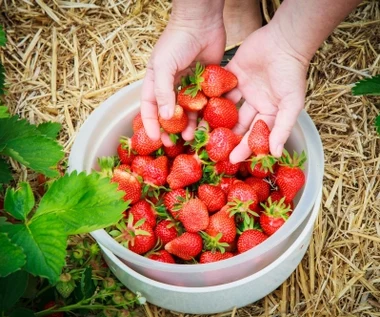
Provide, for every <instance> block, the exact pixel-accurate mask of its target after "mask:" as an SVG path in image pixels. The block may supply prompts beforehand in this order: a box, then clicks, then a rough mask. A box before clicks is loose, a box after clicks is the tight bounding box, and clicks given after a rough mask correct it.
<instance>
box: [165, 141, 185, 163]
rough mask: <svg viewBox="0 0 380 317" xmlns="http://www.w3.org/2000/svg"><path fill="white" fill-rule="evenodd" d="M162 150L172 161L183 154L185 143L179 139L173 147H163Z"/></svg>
mask: <svg viewBox="0 0 380 317" xmlns="http://www.w3.org/2000/svg"><path fill="white" fill-rule="evenodd" d="M162 149H163V151H164V153H165V155H166V156H167V157H168V158H172V159H174V158H175V157H176V156H178V155H180V154H182V153H184V152H185V141H184V140H183V139H182V138H179V139H178V140H177V141H176V143H175V144H174V145H172V146H165V145H163V146H162Z"/></svg>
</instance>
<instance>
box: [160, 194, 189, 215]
mask: <svg viewBox="0 0 380 317" xmlns="http://www.w3.org/2000/svg"><path fill="white" fill-rule="evenodd" d="M185 198H186V190H185V189H183V188H178V189H174V190H172V191H170V192H167V193H165V194H164V198H163V199H164V205H165V207H166V209H167V210H168V211H169V212H170V213H171V214H172V216H173V217H174V218H176V217H177V214H178V212H179V209H180V208H176V207H177V205H179V204H180V203H182V202H183V201H184V200H185Z"/></svg>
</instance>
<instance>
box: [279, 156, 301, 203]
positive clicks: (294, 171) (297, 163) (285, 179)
mask: <svg viewBox="0 0 380 317" xmlns="http://www.w3.org/2000/svg"><path fill="white" fill-rule="evenodd" d="M305 161H306V154H305V152H302V153H301V155H299V156H298V154H297V153H296V152H295V153H294V154H293V157H290V155H289V153H288V152H287V151H286V150H284V155H283V156H282V157H281V158H280V162H279V166H278V168H277V171H276V184H277V186H278V188H279V190H280V192H281V194H282V195H283V196H284V197H285V202H287V203H290V202H291V201H292V200H293V199H294V198H295V196H296V195H297V193H298V192H299V190H300V189H301V188H302V187H303V185H304V184H305V174H304V172H303V170H302V169H303V165H304V163H305Z"/></svg>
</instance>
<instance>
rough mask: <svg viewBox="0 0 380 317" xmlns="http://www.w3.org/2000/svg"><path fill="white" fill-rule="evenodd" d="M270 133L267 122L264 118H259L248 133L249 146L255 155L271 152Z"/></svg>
mask: <svg viewBox="0 0 380 317" xmlns="http://www.w3.org/2000/svg"><path fill="white" fill-rule="evenodd" d="M269 135H270V130H269V127H268V126H267V124H266V123H265V122H264V121H263V120H257V121H256V122H255V123H254V125H253V127H252V129H251V131H250V133H249V135H248V146H249V148H250V150H251V151H252V152H253V154H254V155H256V156H258V155H268V154H269Z"/></svg>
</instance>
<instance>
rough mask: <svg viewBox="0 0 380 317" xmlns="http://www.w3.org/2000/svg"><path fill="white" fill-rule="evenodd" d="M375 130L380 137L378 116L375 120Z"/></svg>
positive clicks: (379, 116) (379, 119)
mask: <svg viewBox="0 0 380 317" xmlns="http://www.w3.org/2000/svg"><path fill="white" fill-rule="evenodd" d="M375 128H376V131H377V133H378V134H379V135H380V115H378V116H377V117H376V119H375Z"/></svg>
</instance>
